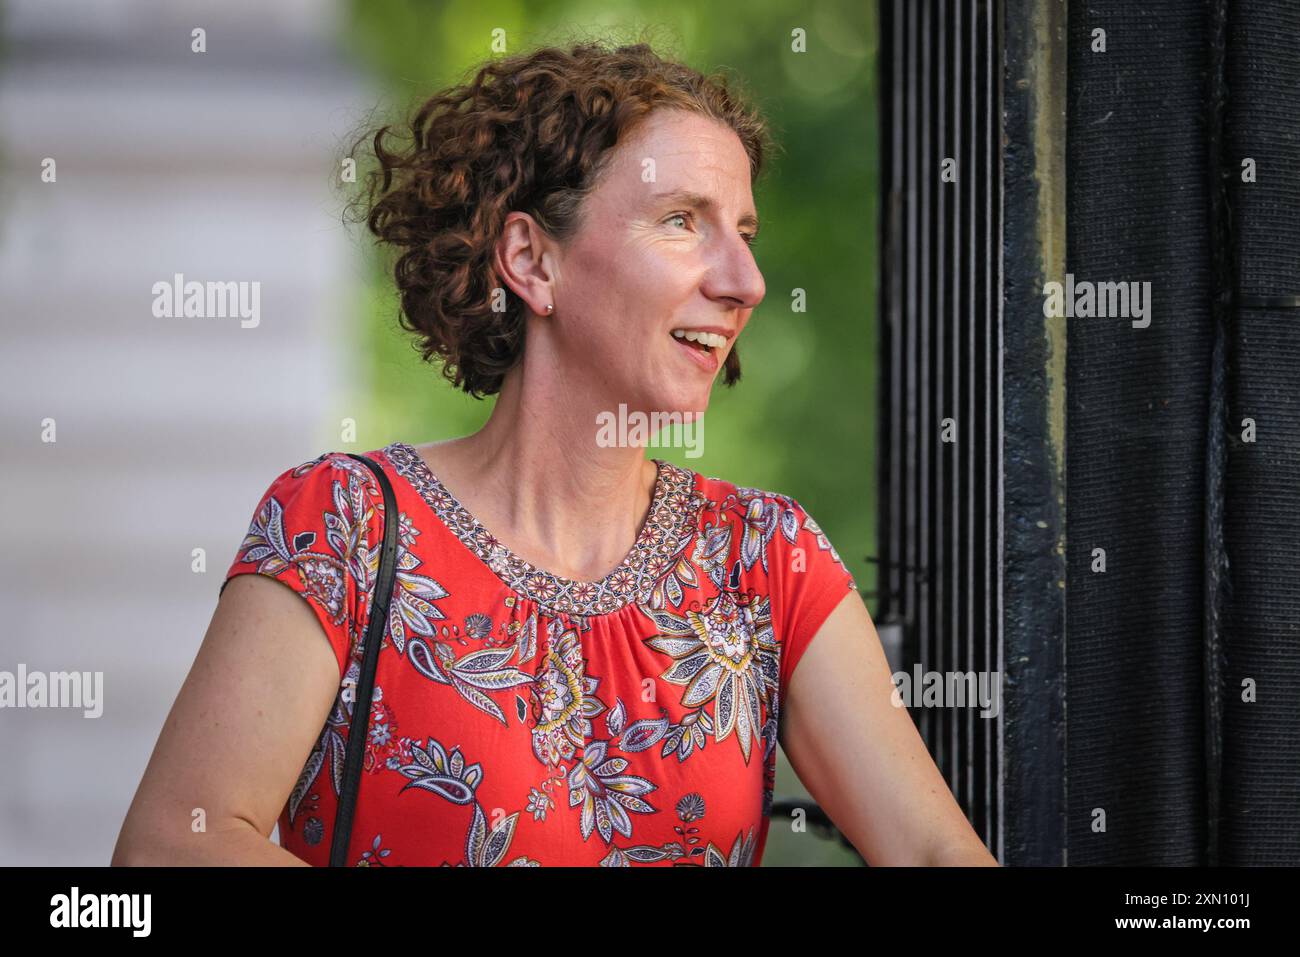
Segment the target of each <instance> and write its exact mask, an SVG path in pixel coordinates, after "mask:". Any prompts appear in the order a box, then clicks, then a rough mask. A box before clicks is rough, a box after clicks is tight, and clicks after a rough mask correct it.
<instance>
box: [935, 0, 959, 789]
mask: <svg viewBox="0 0 1300 957" xmlns="http://www.w3.org/2000/svg"><path fill="white" fill-rule="evenodd" d="M932 3H933V5H935V25H933V30H932V31H931V36H932V39H933V43H935V64H936V66H937V69H936V75H935V114H933V125H935V153H933V156H935V173H933V185H935V229H933V233H932V239H933V246H935V278H933V282H935V308H933V313H932V315H933V319H932V322H933V328H935V350H933V355H932V361H933V369H935V373H933V376H935V378H933V381H935V416H933V420H932V421H931V423H930V426H928V428H930V430H931V433H932V434H933V437H935V459H933V462H932V463H931V468H932V475H933V486H932V489H933V499H932V501H933V529H932V536H933V541H935V551H933V557H932V559H931V563H930V568H931V571H932V575H931V580H932V581H933V589H932V592H931V603H932V609H933V616H932V618H931V629H932V632H933V640H935V670H936V671H937V672H939V674H944V672H945V671H948V670H949V668H950V667H952V666H953V664H954V663H950V662H949V661H948V641H946V637H948V636H946V635H945V631H946V624H948V620H946V616H945V614H944V603H945V599H946V593H948V581H946V577H945V575H944V571H945V564H946V553H948V549H946V547H945V545H946V542H945V538H944V532H945V528H944V518H945V505H946V501H948V488H946V476H945V471H946V469H945V465H946V464H948V458H949V449H948V445H946V443H945V442H944V441H943V436H941V433H940V423H941V420H943V419H944V417H945V416H948V415H952V408H950V407H949V406H948V394H946V386H948V356H946V351H948V350H946V346H948V324H946V319H948V272H946V269H948V255H946V254H948V191H949V189H950V186H949V183H946V182H944V181H943V163H944V160H945V159H946V157H948V152H949V151H948V129H946V127H948V83H949V79H948V35H949V23H948V16H946V14H948V10H946V3H945V0H932ZM948 703H949V702H946V701H943V700H941V701H940V707H939V709H937V710H936V713H935V718H936V724H937V726H939V727H937V729H936V731H937V733H936V736H935V737H936V740H935V745H936V749H937V753H939V761H940V768H943V770H944V774H945V778H946V779H948V787H949V789H952V787H953V784H954V780H953V772H954V770H956V766H957V762H956V761H954V759H953V758H954V755H953V750H952V741H950V737H949V728H950V726H952V714H953V711H952V709H950V707H948V706H946V705H948Z"/></svg>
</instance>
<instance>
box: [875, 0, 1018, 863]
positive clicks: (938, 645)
mask: <svg viewBox="0 0 1300 957" xmlns="http://www.w3.org/2000/svg"><path fill="white" fill-rule="evenodd" d="M879 22H880V47H879V48H880V60H879V68H880V81H881V82H880V91H881V100H880V116H881V144H880V145H881V158H882V163H881V191H882V197H883V203H882V207H881V217H880V227H881V282H880V311H879V317H880V374H879V377H878V382H879V388H880V393H879V415H880V418H879V428H880V433H879V441H878V445H877V447H878V464H879V481H880V489H881V494H880V497H879V504H880V517H879V552H880V554H879V556H878V557H877V558H876V561H877V562H878V563H879V582H880V586H879V589H878V605H877V610H876V614H875V617H876V621H877V624H878V625H880V626H881V628H882V629H884V628H887V627H900V628H901V629H902V656H901V657H902V662H903V663H904V670H906V671H908V672H909V673H910V672H911V670H912V667H913V666H919V667H920V669H921V670H922V671H924V672H928V671H937V672H941V673H943V672H963V673H966V672H971V673H974V674H976V675H978V674H981V673H985V674H987V673H992V672H997V671H1000V667H999V652H1000V648H1001V640H1000V638H1001V615H1002V612H1001V604H1000V603H1001V600H1002V598H1001V588H1000V574H1001V568H1002V562H1001V512H1000V501H1001V499H1000V494H999V488H1000V482H1001V477H1002V469H1003V461H1002V433H1001V429H1002V388H1001V383H1002V375H1001V343H1002V302H1003V296H1002V286H1003V277H1002V255H1001V251H1002V182H1003V180H1002V149H1003V145H1002V143H1003V141H1002V137H1003V127H1002V86H1003V84H1002V75H1003V59H1002V49H1003V48H1002V41H1003V37H1002V25H1003V2H1002V0H882V2H881V4H880V21H879ZM913 717H914V718H915V719H916V721H917V724H918V727H919V728H920V731H921V735H922V737H923V739H924V740H925V742H926V745H927V746H928V747H929V749H930V751H931V753H932V755H933V756H934V759H935V762H936V763H937V764H938V766H939V768H940V770H941V771H942V772H943V774H944V776H945V778H946V779H947V781H948V783H949V786H950V787H951V788H952V791H953V793H954V795H955V796H956V797H957V799H958V801H959V802H960V803H961V805H962V807H963V808H964V809H965V810H966V813H967V816H968V818H969V819H970V821H971V823H972V825H973V826H974V827H975V829H976V830H977V831H978V833H979V834H980V836H981V837H982V838H983V839H984V840H985V842H986V843H987V844H988V845H989V846H990V847H996V846H997V841H998V834H997V829H998V828H999V826H1000V814H999V800H1000V797H999V789H998V782H999V779H1000V766H999V762H1000V760H1001V757H1000V751H999V747H998V740H997V739H998V728H999V721H998V720H990V719H987V718H984V717H981V716H980V709H979V708H978V707H963V708H954V707H937V708H935V707H923V708H919V709H915V710H914V711H913Z"/></svg>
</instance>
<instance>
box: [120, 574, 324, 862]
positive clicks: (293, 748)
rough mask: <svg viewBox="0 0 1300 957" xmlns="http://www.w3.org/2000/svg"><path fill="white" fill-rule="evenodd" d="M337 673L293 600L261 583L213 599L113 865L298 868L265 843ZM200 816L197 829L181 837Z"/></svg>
mask: <svg viewBox="0 0 1300 957" xmlns="http://www.w3.org/2000/svg"><path fill="white" fill-rule="evenodd" d="M338 684H339V666H338V662H337V659H336V658H335V657H334V652H333V650H332V649H331V647H330V644H329V641H328V640H327V638H326V637H325V633H324V631H323V630H322V628H321V625H320V622H319V621H318V620H317V618H316V617H315V615H314V614H313V613H312V610H311V609H310V608H308V607H307V605H306V602H305V601H304V600H303V598H302V596H300V595H297V594H295V593H294V592H293V591H292V590H291V589H290V588H288V587H287V586H286V585H284V584H282V583H281V582H278V581H273V580H272V579H270V578H267V577H265V576H262V575H239V576H237V577H235V578H233V579H232V580H231V581H230V583H229V584H228V585H227V586H226V588H225V591H224V592H222V594H221V599H220V601H218V602H217V608H216V611H215V613H214V614H213V616H212V622H211V624H210V625H209V626H208V632H207V635H206V636H205V637H204V639H203V644H202V645H201V647H200V648H199V652H198V655H197V656H196V658H195V660H194V665H193V666H192V667H191V668H190V673H189V675H188V677H187V678H186V679H185V683H184V684H183V685H182V686H181V690H180V693H179V694H178V695H177V697H176V703H175V704H173V705H172V709H171V713H170V714H169V715H168V716H167V721H166V723H165V724H164V725H163V729H162V733H161V734H160V735H159V737H158V743H157V745H155V746H154V751H153V756H152V757H151V758H150V759H149V765H148V767H147V768H146V769H145V773H144V778H143V780H141V782H140V787H139V788H138V789H137V791H136V794H135V800H134V801H132V802H131V808H130V810H129V811H128V812H127V816H126V820H125V822H124V823H123V825H122V831H121V834H120V835H119V836H118V839H117V847H116V848H115V849H114V851H113V860H112V863H113V865H114V866H117V865H174V864H182V865H193V864H198V865H212V864H216V865H227V864H229V865H239V864H248V865H279V866H293V865H298V866H306V863H305V862H304V861H302V860H300V859H299V858H297V857H295V856H294V855H293V854H290V853H289V852H288V851H286V850H285V849H284V848H282V847H280V846H279V845H277V844H274V843H272V842H271V840H270V837H271V831H272V830H273V828H274V826H275V821H276V818H277V816H278V815H279V813H280V810H281V808H283V807H284V804H285V801H286V800H288V797H289V792H290V791H291V790H292V789H293V786H294V784H295V783H296V782H297V780H298V775H299V772H300V771H301V770H302V766H303V764H304V762H305V761H306V760H307V756H308V754H309V753H310V752H311V749H312V747H313V745H314V744H315V743H316V739H317V737H318V736H319V735H320V730H321V727H322V726H323V725H324V723H325V718H326V717H327V715H328V714H329V710H330V708H331V707H332V706H333V703H334V698H335V695H336V694H337V693H338ZM195 808H202V809H203V811H204V812H205V815H206V830H205V831H202V832H199V833H195V832H194V831H193V830H192V829H191V822H192V821H193V820H194V818H193V811H194V809H195Z"/></svg>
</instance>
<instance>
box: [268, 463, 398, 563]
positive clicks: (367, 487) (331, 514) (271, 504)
mask: <svg viewBox="0 0 1300 957" xmlns="http://www.w3.org/2000/svg"><path fill="white" fill-rule="evenodd" d="M382 509H383V497H382V494H381V492H380V490H379V487H378V483H377V481H376V479H375V476H374V473H373V472H371V471H370V469H369V467H368V466H366V465H365V464H364V463H362V462H359V461H358V460H356V459H354V458H352V457H351V456H350V455H348V454H347V453H346V452H322V453H321V454H320V455H318V456H316V457H315V458H314V459H309V460H308V461H306V462H301V463H299V464H297V465H293V466H290V467H289V468H286V469H284V470H283V471H281V472H280V473H279V474H278V475H276V476H275V477H274V478H273V479H272V480H271V483H270V485H269V486H267V488H266V491H265V492H263V493H262V496H261V499H260V501H259V502H258V505H257V509H256V511H255V513H254V515H253V519H252V521H251V522H250V524H249V529H248V535H247V536H246V538H245V541H244V549H245V550H246V551H245V557H244V560H245V561H248V560H262V559H266V560H269V561H270V562H271V563H272V564H276V563H278V562H283V563H285V564H291V563H294V562H295V561H300V560H301V559H302V557H303V556H305V555H306V554H308V553H320V552H323V551H324V552H332V553H333V554H334V555H335V556H336V557H338V558H340V559H343V560H346V559H347V558H348V557H349V556H350V555H351V553H353V552H354V551H355V550H356V546H357V544H358V542H366V541H369V540H370V539H371V538H372V536H373V529H374V528H375V527H376V526H377V520H378V519H379V518H380V517H381V516H382Z"/></svg>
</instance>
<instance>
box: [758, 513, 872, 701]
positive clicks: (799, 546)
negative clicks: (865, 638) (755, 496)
mask: <svg viewBox="0 0 1300 957" xmlns="http://www.w3.org/2000/svg"><path fill="white" fill-rule="evenodd" d="M787 501H788V505H787V508H788V510H789V511H790V512H791V513H792V515H791V516H785V515H783V516H782V519H783V520H782V522H781V523H780V524H781V531H780V533H778V534H776V535H774V536H773V541H775V542H777V543H778V550H777V560H776V561H775V562H773V563H772V567H771V569H770V574H771V577H772V581H773V588H772V610H773V623H774V625H775V626H776V628H777V637H778V639H779V641H780V643H781V674H780V700H781V701H785V700H786V692H787V690H788V689H789V687H790V678H791V676H792V675H793V674H794V670H795V667H796V666H797V665H798V664H799V659H801V658H802V657H803V655H804V652H805V651H807V650H808V646H809V645H810V644H811V643H812V640H813V638H814V637H815V636H816V634H817V632H818V630H819V629H820V628H821V626H822V624H823V623H824V622H825V621H826V619H827V617H829V616H830V613H831V612H832V611H834V610H835V607H836V606H837V605H839V603H840V601H842V600H843V598H844V596H845V595H847V594H848V593H849V592H850V591H855V590H856V589H857V587H858V586H857V583H856V582H854V580H853V576H852V575H851V574H850V573H849V570H848V569H847V568H846V567H845V565H844V562H843V561H842V560H841V559H840V556H839V553H838V552H837V551H836V550H835V546H834V545H832V544H831V541H830V539H829V538H828V537H827V535H826V533H825V532H823V531H822V529H821V526H820V525H818V524H817V522H816V521H815V520H814V519H813V517H812V516H811V515H809V514H808V512H807V511H806V510H805V509H804V508H803V507H802V506H801V505H800V504H799V503H798V502H796V501H794V500H793V499H789V500H787ZM783 511H785V509H783ZM792 530H793V532H792Z"/></svg>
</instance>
